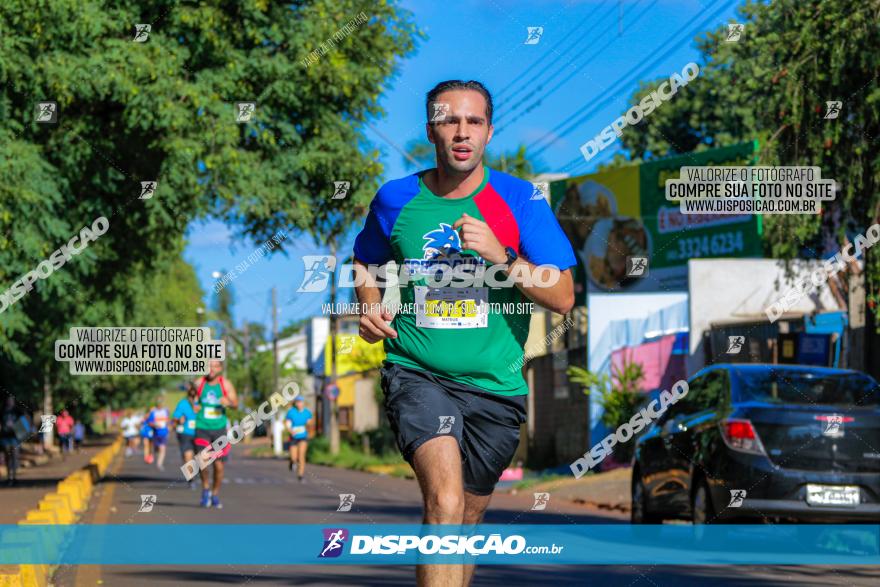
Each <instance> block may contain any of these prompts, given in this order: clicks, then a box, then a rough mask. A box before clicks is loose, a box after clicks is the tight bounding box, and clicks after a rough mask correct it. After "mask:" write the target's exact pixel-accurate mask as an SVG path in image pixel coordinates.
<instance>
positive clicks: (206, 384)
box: [195, 361, 238, 509]
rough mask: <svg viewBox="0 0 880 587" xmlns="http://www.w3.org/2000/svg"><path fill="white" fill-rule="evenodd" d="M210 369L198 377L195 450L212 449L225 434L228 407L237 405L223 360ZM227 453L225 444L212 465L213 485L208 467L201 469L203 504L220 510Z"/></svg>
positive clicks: (227, 449)
mask: <svg viewBox="0 0 880 587" xmlns="http://www.w3.org/2000/svg"><path fill="white" fill-rule="evenodd" d="M209 369H210V371H209V372H208V375H207V376H206V377H202V378H201V379H200V380H199V386H198V401H199V409H198V411H197V412H196V437H195V445H196V450H199V451H201V450H204V449H205V448H209V447H210V446H211V444H213V442H214V441H215V440H217V439H218V438H220V437H221V436H224V435H225V434H226V424H227V420H226V408H227V407H235V406H236V405H237V404H238V395H237V394H236V393H235V387H234V386H233V385H232V382H231V381H229V380H228V379H224V378H223V363H221V362H220V361H211V364H210V367H209ZM209 450H210V448H209ZM228 453H229V446H226V447H225V448H223V450H221V451H220V454H219V455H217V458H216V459H215V460H214V463H213V464H212V467H213V469H214V484H213V487H212V486H211V484H210V479H209V475H210V473H209V472H208V470H207V468H205V469H202V470H201V471H200V472H199V475H200V476H201V478H202V500H201V505H202V507H206V508H209V507H215V508H217V509H221V508H222V507H223V504H221V503H220V487H221V485H222V483H223V467H224V466H225V461H226V455H227V454H228Z"/></svg>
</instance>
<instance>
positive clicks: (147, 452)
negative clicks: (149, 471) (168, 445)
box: [141, 406, 154, 465]
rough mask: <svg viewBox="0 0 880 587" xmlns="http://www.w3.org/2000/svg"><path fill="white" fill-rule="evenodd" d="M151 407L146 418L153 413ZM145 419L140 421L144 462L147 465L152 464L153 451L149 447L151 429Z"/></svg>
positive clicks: (151, 436)
mask: <svg viewBox="0 0 880 587" xmlns="http://www.w3.org/2000/svg"><path fill="white" fill-rule="evenodd" d="M153 407H154V406H150V407H149V409H148V410H147V418H148V417H149V415H150V414H151V413H152V412H153ZM147 418H143V419H142V420H141V440H142V441H143V443H144V462H145V463H147V464H148V465H152V464H153V451H152V447H151V442H150V441H151V440H152V439H153V433H154V431H153V427H152V426H150V424H149V422H147Z"/></svg>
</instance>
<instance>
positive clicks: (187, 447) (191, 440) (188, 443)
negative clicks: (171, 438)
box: [177, 434, 196, 457]
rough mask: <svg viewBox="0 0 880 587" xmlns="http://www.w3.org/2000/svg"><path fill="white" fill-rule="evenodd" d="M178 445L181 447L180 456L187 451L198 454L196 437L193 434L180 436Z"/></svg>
mask: <svg viewBox="0 0 880 587" xmlns="http://www.w3.org/2000/svg"><path fill="white" fill-rule="evenodd" d="M177 443H178V444H179V445H180V456H181V457H182V456H183V455H184V453H186V452H187V451H190V452H193V453H195V452H196V444H195V436H193V435H192V434H178V435H177Z"/></svg>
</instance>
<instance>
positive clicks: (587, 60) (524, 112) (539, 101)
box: [496, 0, 658, 133]
mask: <svg viewBox="0 0 880 587" xmlns="http://www.w3.org/2000/svg"><path fill="white" fill-rule="evenodd" d="M657 2H658V0H653V2H651V4H649V5H648V6H646V7H645V9H644V10H642V12H640V13H639V14H638V15H637V16H636V17H635V19H633V22H632V24H635V23H637V22H638V21H639V19H641V18H642V17H643V16H644V15H645V14H646V13H647V12H648V11H649V10H650V9H651V8H653V6H654V5H655V4H657ZM617 40H618V39H617V38H611V39H609V40H608V41H607V42H606V43H605V44H604V45H602V46H601V47H600V48H599V49H598V50H597V51H596V52H595V53H593V54H592V55H591V56H590V57H588V58H587V59H586V60H585V61H584V63H583V64H582V65H581V66H580V68H579V69H575V70H574V71H573V72H571V73H570V74H569V75H568V76H566V77H564V78H563V79H561V80H560V81H559V82H558V83H557V84H556V85H555V86H553V88H551V89H550V90H548V91H547V93H546V94H544V96H542V97H541V98H539V99H538V100H537V101H535V102H533V103H532V104H530V105H529V106H528V107H527V108H526V109H525V110H523V111H521V112H520V113H519V114H518V115H517V116H516V118H514V119H513V120H511V121H509V122H508V123H507V124H506V125H505V126H510V125H511V124H513V123H514V122H516V121H517V120H519V119H520V118H522V117H523V116H525V115H526V114H528V113H529V112H531V111H532V110H534V109H535V108H536V107H538V106H540V105H541V103H542V102H543V101H544V100H545V99H547V98H549V97H550V96H551V95H553V94H555V93H556V91H557V90H559V88H561V87H562V86H563V85H565V84H566V83H567V82H568V81H569V80H570V79H571V78H573V77H574V76H575V75H576V74H578V73H580V71H581V70H583V69H584V67H586V66H587V65H588V64H589V63H590V62H591V61H593V59H595V58H596V57H598V56H599V55H600V54H601V53H602V52H603V51H604V50H605V49H607V48H608V47H609V46H610V45H611V44H612V43H614V42H615V41H617ZM534 93H535V92H532V94H534ZM532 94H530V96H531V95H532ZM526 99H528V97H526ZM523 101H525V100H522V101H520V103H522V102H523ZM518 105H519V104H517V106H518ZM500 130H502V129H499V130H498V131H496V133H497V132H500Z"/></svg>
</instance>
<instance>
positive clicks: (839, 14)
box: [622, 0, 880, 327]
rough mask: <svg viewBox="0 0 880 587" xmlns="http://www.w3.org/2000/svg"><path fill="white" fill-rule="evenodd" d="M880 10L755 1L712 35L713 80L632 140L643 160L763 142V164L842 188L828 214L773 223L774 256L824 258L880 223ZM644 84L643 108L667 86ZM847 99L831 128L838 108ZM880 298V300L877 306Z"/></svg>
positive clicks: (878, 282) (876, 283) (706, 45)
mask: <svg viewBox="0 0 880 587" xmlns="http://www.w3.org/2000/svg"><path fill="white" fill-rule="evenodd" d="M878 12H880V1H878V0H870V1H867V2H851V1H849V0H821V1H819V0H809V1H802V0H779V1H776V2H767V3H764V2H758V3H749V4H746V5H745V6H743V7H742V8H741V9H740V16H739V17H738V18H737V21H738V22H740V23H743V24H744V25H745V28H744V31H743V34H742V37H741V38H740V40H739V41H738V42H726V36H727V27H726V26H724V27H720V28H719V29H718V30H716V31H713V32H709V33H707V34H705V35H703V36H701V37H700V38H699V39H698V41H697V43H698V47H699V50H700V53H701V59H700V60H699V62H700V63H701V73H700V76H699V77H698V78H697V79H695V80H694V81H692V82H691V83H690V84H689V85H688V86H687V87H686V88H684V89H682V90H680V91H679V93H677V94H676V95H675V97H674V98H673V99H672V100H669V101H668V102H665V103H663V104H662V105H661V106H660V107H659V108H657V109H656V110H655V111H654V112H652V113H651V115H650V116H648V117H647V118H646V119H645V120H644V121H643V122H641V123H640V124H639V125H638V126H637V127H636V128H635V129H633V130H632V132H625V133H624V135H623V137H622V141H623V144H624V146H625V147H626V148H627V149H628V150H629V153H630V158H631V159H632V160H650V159H655V158H658V157H663V156H667V155H673V154H680V153H687V152H692V151H701V150H704V149H708V148H713V147H718V146H726V145H730V144H734V143H739V142H743V141H747V140H753V139H758V140H759V143H760V145H761V150H760V152H759V156H758V161H757V163H758V164H760V165H813V166H819V167H821V169H822V176H823V177H826V178H833V179H835V180H836V181H837V183H838V185H839V186H840V187H841V191H839V192H838V193H837V198H836V200H835V201H834V202H825V203H823V205H822V208H823V213H822V214H821V215H800V214H786V215H766V216H764V227H765V239H766V240H765V242H766V246H767V253H768V254H769V255H770V256H772V257H776V258H782V259H793V258H795V257H798V256H807V257H821V256H825V255H827V254H830V253H832V252H834V251H836V250H837V249H839V248H840V246H841V245H840V243H842V242H844V241H845V238H846V233H847V232H849V234H850V235H851V234H852V233H854V232H863V231H864V229H865V228H867V227H868V226H870V225H871V224H874V223H876V222H878V221H880V145H878V143H877V141H876V137H877V136H878V133H880V86H878V83H877V78H878V75H880V28H878V27H877V14H878ZM659 81H660V80H658V82H656V83H651V84H643V85H642V87H641V88H640V90H639V91H638V92H636V93H635V95H634V96H633V99H632V100H631V102H632V103H633V104H635V103H637V102H638V101H639V100H640V99H641V97H642V96H644V95H645V94H646V93H647V92H648V91H650V89H653V88H656V86H657V83H659ZM831 100H840V101H842V102H843V107H842V110H841V114H840V116H839V118H837V119H829V120H826V119H825V112H826V102H827V101H831ZM866 277H867V282H868V291H869V292H877V291H878V290H880V256H878V255H876V254H869V255H867V272H866ZM875 301H876V297H875ZM875 320H876V324H877V326H878V327H880V315H877V314H875Z"/></svg>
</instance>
